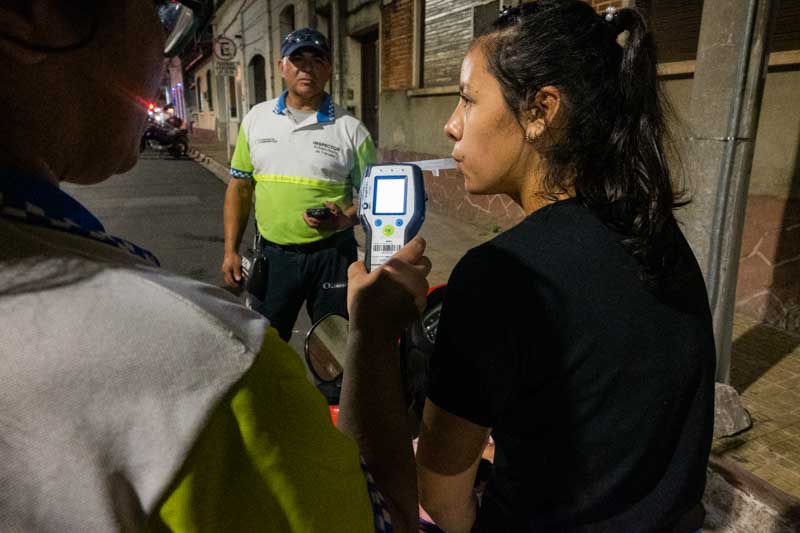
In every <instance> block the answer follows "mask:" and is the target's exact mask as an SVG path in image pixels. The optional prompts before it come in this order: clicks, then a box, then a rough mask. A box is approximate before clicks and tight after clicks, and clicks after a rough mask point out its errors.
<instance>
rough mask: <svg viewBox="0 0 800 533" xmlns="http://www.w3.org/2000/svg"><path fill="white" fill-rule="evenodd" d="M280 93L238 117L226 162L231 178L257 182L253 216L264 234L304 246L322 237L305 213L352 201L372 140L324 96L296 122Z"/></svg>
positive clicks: (371, 151) (370, 160)
mask: <svg viewBox="0 0 800 533" xmlns="http://www.w3.org/2000/svg"><path fill="white" fill-rule="evenodd" d="M290 114H291V111H290V110H288V109H287V107H286V93H285V92H284V93H283V94H282V95H281V97H280V98H277V99H274V100H270V101H268V102H264V103H261V104H258V105H257V106H255V107H253V109H251V110H250V112H249V113H247V115H246V116H245V117H244V120H243V121H242V126H241V128H240V130H239V138H238V140H237V142H236V150H235V151H234V154H233V159H232V160H231V176H232V177H234V178H238V179H254V180H255V182H256V188H255V194H256V202H255V203H256V221H257V223H258V228H259V231H260V232H261V234H262V235H263V236H264V238H265V239H267V240H269V241H272V242H275V243H278V244H303V243H309V242H314V241H318V240H320V239H324V238H325V237H328V236H329V235H330V234H331V233H330V232H321V231H319V230H316V229H313V228H310V227H308V225H307V224H306V223H305V221H304V220H303V211H305V210H306V209H308V208H311V207H323V206H324V204H325V202H334V203H336V204H337V205H338V206H339V207H340V208H341V209H346V208H348V207H350V206H351V205H352V204H353V188H354V187H356V188H358V187H359V186H360V185H361V177H362V176H363V174H364V171H365V169H366V167H367V165H370V164H373V163H375V162H376V159H377V158H376V152H375V145H374V143H373V142H372V138H371V137H370V134H369V131H367V128H366V127H365V126H364V124H362V123H361V121H360V120H358V119H357V118H355V117H353V116H352V115H350V114H348V113H347V112H346V111H344V110H343V109H341V108H340V107H339V106H336V105H335V104H334V103H333V99H332V98H331V96H330V95H329V94H327V93H326V94H325V97H324V99H323V101H322V105H321V106H320V109H319V110H318V111H317V112H316V113H312V114H311V115H310V116H308V117H307V118H306V119H305V120H303V121H302V122H299V123H296V122H295V121H294V119H293V118H292V116H290Z"/></svg>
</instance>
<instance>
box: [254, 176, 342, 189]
mask: <svg viewBox="0 0 800 533" xmlns="http://www.w3.org/2000/svg"><path fill="white" fill-rule="evenodd" d="M253 179H255V180H256V181H257V182H272V183H294V184H295V185H305V186H307V187H316V188H320V189H325V190H331V189H334V188H335V189H334V190H337V191H338V190H344V189H346V188H347V187H350V186H351V185H350V184H349V183H346V182H342V181H334V180H324V179H319V178H306V177H303V176H285V175H283V174H254V175H253Z"/></svg>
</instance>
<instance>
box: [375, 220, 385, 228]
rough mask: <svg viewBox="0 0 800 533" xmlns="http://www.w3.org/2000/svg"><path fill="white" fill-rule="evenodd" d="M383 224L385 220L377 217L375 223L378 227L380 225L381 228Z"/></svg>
mask: <svg viewBox="0 0 800 533" xmlns="http://www.w3.org/2000/svg"><path fill="white" fill-rule="evenodd" d="M382 224H383V220H381V219H377V220H376V221H375V225H376V226H377V227H379V228H380V227H381V225H382Z"/></svg>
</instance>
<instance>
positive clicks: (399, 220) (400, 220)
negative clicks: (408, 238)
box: [394, 218, 403, 228]
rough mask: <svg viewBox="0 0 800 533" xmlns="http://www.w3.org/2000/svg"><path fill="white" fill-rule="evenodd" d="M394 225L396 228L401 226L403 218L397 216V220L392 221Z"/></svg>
mask: <svg viewBox="0 0 800 533" xmlns="http://www.w3.org/2000/svg"><path fill="white" fill-rule="evenodd" d="M394 225H395V226H397V227H398V228H399V227H401V226H402V225H403V219H402V218H398V219H397V220H395V221H394Z"/></svg>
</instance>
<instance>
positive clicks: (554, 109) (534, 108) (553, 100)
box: [525, 85, 562, 142]
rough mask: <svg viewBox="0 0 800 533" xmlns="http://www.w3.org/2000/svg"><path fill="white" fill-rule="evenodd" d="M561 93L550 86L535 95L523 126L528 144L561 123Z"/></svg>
mask: <svg viewBox="0 0 800 533" xmlns="http://www.w3.org/2000/svg"><path fill="white" fill-rule="evenodd" d="M561 109H562V107H561V91H559V90H558V88H557V87H554V86H552V85H545V86H544V87H542V88H541V89H539V92H537V93H536V96H535V97H534V100H533V103H532V105H531V109H530V111H529V117H528V123H527V124H526V126H525V138H526V139H527V140H528V142H536V141H538V140H539V139H541V137H542V135H543V134H544V132H545V131H548V130H550V129H553V128H556V129H558V127H559V124H560V122H561Z"/></svg>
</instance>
